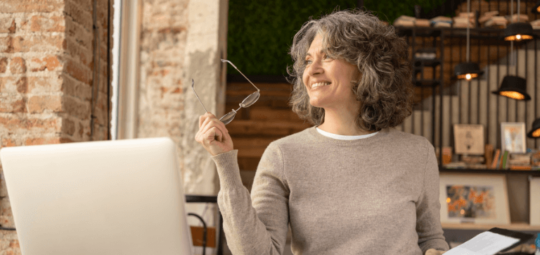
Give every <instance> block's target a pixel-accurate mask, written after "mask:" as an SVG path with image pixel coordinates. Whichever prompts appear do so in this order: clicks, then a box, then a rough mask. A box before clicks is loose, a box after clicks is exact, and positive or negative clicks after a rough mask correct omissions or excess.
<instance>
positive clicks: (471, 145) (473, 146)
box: [454, 124, 485, 155]
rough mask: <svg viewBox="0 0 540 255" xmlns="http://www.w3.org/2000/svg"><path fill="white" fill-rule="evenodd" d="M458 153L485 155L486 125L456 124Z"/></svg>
mask: <svg viewBox="0 0 540 255" xmlns="http://www.w3.org/2000/svg"><path fill="white" fill-rule="evenodd" d="M454 144H455V146H454V147H455V148H456V154H465V155H484V148H485V144H484V126H483V125H472V124H454Z"/></svg>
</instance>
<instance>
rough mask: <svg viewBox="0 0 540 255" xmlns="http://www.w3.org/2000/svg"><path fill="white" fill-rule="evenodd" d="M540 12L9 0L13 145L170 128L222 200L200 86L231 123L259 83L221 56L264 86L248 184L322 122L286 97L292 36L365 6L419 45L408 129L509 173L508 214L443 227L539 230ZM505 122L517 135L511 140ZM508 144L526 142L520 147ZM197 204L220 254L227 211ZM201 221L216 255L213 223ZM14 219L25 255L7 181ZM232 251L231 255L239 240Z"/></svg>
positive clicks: (0, 89) (345, 4) (0, 219)
mask: <svg viewBox="0 0 540 255" xmlns="http://www.w3.org/2000/svg"><path fill="white" fill-rule="evenodd" d="M538 6H539V3H537V2H536V1H511V0H504V1H503V0H498V1H494V0H490V1H486V0H480V1H476V0H473V1H470V2H469V3H468V2H467V1H463V0H446V1H445V0H418V1H413V0H400V1H396V0H380V1H357V0H334V1H331V0H312V1H294V0H292V1H283V0H268V1H248V0H174V1H171V0H131V1H125V0H124V1H123V0H46V1H32V0H19V1H10V0H8V1H3V2H2V3H0V147H9V146H31V145H40V144H51V143H68V142H86V141H98V140H116V139H135V138H145V137H163V136H165V137H170V138H171V139H173V141H175V143H176V144H177V152H178V159H179V161H178V162H179V168H180V169H181V172H182V176H183V181H184V186H185V192H186V194H190V195H206V196H215V195H216V194H217V192H218V191H219V180H218V176H217V173H216V170H215V166H214V163H213V161H212V160H211V158H210V157H209V154H208V153H207V152H206V151H205V150H204V149H203V148H202V146H200V145H199V144H198V143H196V142H195V139H194V135H195V133H196V132H197V130H198V117H199V116H200V115H202V114H204V109H203V108H202V106H201V105H200V104H199V102H198V101H197V99H196V97H195V94H194V93H193V91H192V88H190V87H191V81H192V79H193V80H194V83H195V86H194V89H195V90H196V91H197V93H198V94H199V96H200V97H201V100H202V101H203V103H204V105H205V106H206V108H207V109H208V111H210V112H212V113H213V114H215V115H216V116H218V117H220V116H222V115H223V114H224V113H225V112H228V111H230V110H231V109H233V108H234V109H237V108H238V104H239V103H240V102H241V101H242V100H243V99H244V98H245V97H246V96H247V95H249V94H251V93H253V92H254V90H253V87H252V86H251V85H250V84H249V83H247V81H246V80H245V79H244V77H242V76H241V75H240V74H239V73H238V72H237V71H236V70H235V69H233V68H232V67H231V66H226V65H224V64H223V63H221V62H220V59H228V60H230V61H232V62H233V63H234V64H235V65H236V66H237V67H238V68H239V69H240V70H241V71H242V72H243V73H244V74H246V75H247V76H248V77H249V79H250V80H252V81H253V82H254V83H255V84H256V85H257V86H258V87H259V88H260V89H261V98H260V99H259V101H258V102H257V103H256V104H255V105H253V106H252V107H250V108H247V109H242V110H240V112H239V113H238V114H237V116H236V118H235V120H234V121H233V122H231V123H230V124H229V125H228V126H227V128H228V129H229V132H230V134H231V136H232V138H233V141H234V146H235V149H238V150H239V153H238V156H239V158H238V161H239V165H240V169H241V176H242V180H243V183H244V185H245V186H246V188H247V189H248V190H250V189H251V185H252V182H253V177H254V175H255V172H256V169H257V165H258V162H259V160H260V157H261V155H262V153H263V152H264V150H265V148H266V147H267V146H268V144H269V143H270V142H272V141H274V140H276V139H279V138H281V137H284V136H287V135H290V134H293V133H296V132H299V131H302V130H303V129H305V128H308V127H310V126H311V125H310V124H309V123H307V122H305V121H303V120H301V119H299V118H298V116H297V115H296V114H294V113H293V112H292V111H291V108H290V106H289V105H288V100H289V97H290V93H291V90H292V86H291V83H290V82H289V80H288V78H289V77H288V74H287V68H288V67H289V66H291V65H292V60H291V58H290V56H289V55H288V51H289V49H290V46H291V44H292V39H293V36H294V34H295V33H296V32H297V31H298V30H299V29H300V27H301V26H302V24H304V23H305V22H306V21H308V20H309V19H317V18H320V17H321V16H323V15H326V14H330V13H332V12H333V11H337V10H346V9H356V8H361V9H363V10H366V11H369V12H371V13H373V14H374V15H376V16H377V17H379V19H380V20H381V22H383V23H385V24H386V25H388V26H394V28H395V31H396V33H397V34H398V35H400V36H401V37H402V38H403V39H404V40H406V41H407V43H408V45H409V50H408V53H407V54H408V58H409V59H410V61H411V67H412V68H413V71H414V72H413V74H414V75H413V77H412V80H411V82H412V83H413V85H414V90H415V95H414V98H415V99H414V101H415V105H414V111H413V114H412V115H411V116H410V117H409V118H407V119H406V120H405V122H404V123H403V124H402V125H400V126H398V127H396V128H397V129H399V130H401V131H403V132H408V133H413V134H417V135H420V136H424V137H426V138H427V139H428V140H429V141H431V142H432V144H433V145H434V146H435V150H436V152H437V158H438V160H439V167H440V171H441V174H451V175H462V176H465V177H464V178H467V177H466V176H468V175H471V174H472V175H480V176H483V177H485V178H491V177H493V178H498V177H501V176H502V178H503V179H504V183H505V185H506V186H505V187H506V190H505V191H504V193H505V194H506V195H507V197H508V199H507V200H508V204H507V205H506V206H504V208H500V209H502V210H506V211H508V213H509V215H510V219H509V220H508V221H504V220H501V221H498V222H495V223H493V224H487V225H486V224H484V225H482V224H465V223H460V222H457V223H456V222H454V223H444V222H443V228H444V229H445V236H446V238H447V240H448V241H449V242H450V243H451V244H457V243H460V242H463V241H465V240H467V239H470V238H471V237H472V236H474V235H475V234H477V233H479V232H481V231H483V230H487V229H489V228H491V227H493V226H502V227H504V228H508V229H514V230H519V231H526V232H539V231H540V219H538V217H537V216H536V215H540V211H539V210H540V197H538V195H536V194H532V193H531V189H532V187H533V185H531V181H532V180H535V179H538V177H540V171H538V169H539V165H540V154H539V153H538V152H537V149H538V140H537V139H536V137H538V136H540V133H537V134H533V131H535V130H536V129H538V128H540V122H538V123H535V120H537V119H538V118H539V117H540V105H539V104H538V103H537V102H538V100H537V97H538V96H540V91H539V90H538V88H539V85H538V73H539V71H540V70H539V68H538V56H539V54H538V43H537V36H538V30H537V29H540V23H539V22H537V21H538V10H537V7H538ZM518 23H519V24H518ZM516 31H517V32H516ZM529 37H530V38H529ZM464 63H465V64H466V65H465V66H466V67H464V66H463V65H462V64H464ZM467 75H468V76H467ZM507 77H510V78H507ZM515 77H518V78H515ZM501 92H511V93H501ZM515 93H518V94H519V95H521V97H520V96H519V95H517V97H516V94H515ZM503 123H511V124H512V125H514V126H516V127H517V129H515V130H517V131H512V132H510V133H507V132H506V126H503ZM512 130H514V129H512ZM467 132H468V133H467ZM527 133H531V135H530V136H526V134H527ZM462 134H465V135H462ZM507 134H508V135H507ZM507 139H510V140H507ZM509 142H510V143H512V144H514V145H516V144H517V145H516V146H514V147H512V148H511V149H508V148H507V147H506V144H507V143H509ZM472 144H476V145H475V146H472ZM505 151H508V153H505ZM0 170H1V162H0ZM443 203H445V202H444V201H443ZM187 207H188V211H190V212H194V213H197V214H199V215H201V216H202V218H203V219H204V220H205V222H206V223H207V224H208V225H209V226H210V228H209V234H210V236H209V240H211V241H210V242H209V243H208V247H207V250H206V251H207V253H209V254H215V253H218V250H219V249H218V240H220V239H221V240H222V239H223V237H222V236H220V235H219V226H220V223H219V212H218V209H217V207H216V205H215V204H213V203H189V204H188V205H187ZM446 209H447V208H446V205H445V204H443V206H442V210H446ZM463 218H464V219H465V221H466V222H470V219H467V217H466V216H463ZM473 220H474V219H473ZM189 223H190V225H192V231H193V233H194V234H193V235H194V242H195V244H196V245H197V247H198V248H197V249H198V250H197V251H198V252H200V253H202V248H201V247H200V245H201V241H200V240H201V233H202V230H201V229H202V228H201V226H202V224H201V223H200V222H199V221H198V220H197V219H194V218H189ZM0 225H1V226H2V227H1V229H0V255H2V254H20V249H19V244H18V239H17V235H16V226H14V223H13V216H12V213H11V207H10V203H9V197H8V194H7V191H6V189H5V184H4V181H3V178H2V184H1V185H0ZM289 241H290V236H289ZM220 252H223V253H224V254H227V252H228V249H227V246H226V243H223V245H222V248H221V251H220ZM287 252H289V251H288V249H287Z"/></svg>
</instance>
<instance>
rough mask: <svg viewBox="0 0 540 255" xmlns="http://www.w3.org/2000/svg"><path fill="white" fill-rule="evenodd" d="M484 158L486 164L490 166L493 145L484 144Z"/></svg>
mask: <svg viewBox="0 0 540 255" xmlns="http://www.w3.org/2000/svg"><path fill="white" fill-rule="evenodd" d="M484 158H485V159H486V166H488V168H489V167H490V166H491V162H493V145H491V144H486V146H485V148H484Z"/></svg>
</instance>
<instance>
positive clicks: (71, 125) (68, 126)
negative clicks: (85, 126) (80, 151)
mask: <svg viewBox="0 0 540 255" xmlns="http://www.w3.org/2000/svg"><path fill="white" fill-rule="evenodd" d="M62 132H63V133H65V134H68V135H70V136H73V135H74V134H75V122H73V121H72V120H70V119H63V120H62Z"/></svg>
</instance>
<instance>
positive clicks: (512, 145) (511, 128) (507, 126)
mask: <svg viewBox="0 0 540 255" xmlns="http://www.w3.org/2000/svg"><path fill="white" fill-rule="evenodd" d="M525 144H526V141H525V123H523V122H502V123H501V148H502V149H501V151H508V152H510V153H525V152H526V145H525Z"/></svg>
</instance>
